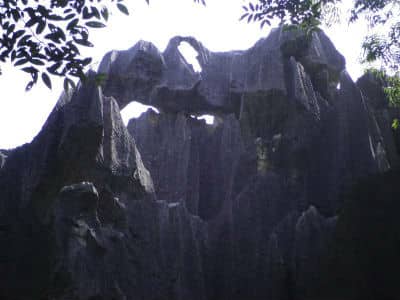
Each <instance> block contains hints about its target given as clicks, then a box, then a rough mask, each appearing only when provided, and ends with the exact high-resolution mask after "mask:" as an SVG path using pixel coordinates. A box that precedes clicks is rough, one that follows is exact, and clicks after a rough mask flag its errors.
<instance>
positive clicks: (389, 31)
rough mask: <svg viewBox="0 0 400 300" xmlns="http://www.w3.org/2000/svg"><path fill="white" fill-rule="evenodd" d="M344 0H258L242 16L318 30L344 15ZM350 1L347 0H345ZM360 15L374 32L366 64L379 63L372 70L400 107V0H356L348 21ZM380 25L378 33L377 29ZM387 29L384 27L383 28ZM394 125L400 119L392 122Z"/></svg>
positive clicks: (367, 41)
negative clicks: (341, 13)
mask: <svg viewBox="0 0 400 300" xmlns="http://www.w3.org/2000/svg"><path fill="white" fill-rule="evenodd" d="M343 2H344V1H342V0H304V1H301V0H257V1H252V0H250V2H249V3H248V4H247V5H245V6H243V10H244V13H243V15H242V17H241V19H242V20H243V19H244V20H247V22H252V21H253V22H259V23H260V25H261V27H263V26H265V25H270V24H271V21H272V20H274V19H278V20H279V21H280V22H281V24H293V25H297V26H299V27H300V28H302V29H305V30H307V31H308V32H310V31H314V30H318V26H319V25H321V23H322V22H324V23H325V24H326V25H332V24H333V23H335V22H339V21H340V20H341V19H342V18H341V16H340V15H339V14H340V12H339V11H340V10H339V9H338V7H339V5H340V4H341V3H343ZM346 2H347V0H346ZM360 17H364V18H365V19H366V21H367V24H368V26H369V28H370V29H371V30H370V32H372V33H371V34H369V35H367V36H366V37H365V38H364V42H363V44H362V48H363V58H362V62H363V63H373V62H377V61H378V62H380V63H381V69H380V70H378V69H371V68H369V69H368V70H367V71H368V72H372V73H373V74H374V75H375V76H376V77H377V78H379V79H381V80H382V81H383V82H384V92H385V94H386V96H387V98H388V100H389V103H390V105H392V106H396V107H400V72H399V71H400V69H399V64H400V0H353V1H352V8H351V11H350V14H349V16H348V20H347V21H348V22H355V21H357V20H358V19H359V18H360ZM376 28H380V29H381V30H380V32H383V31H384V32H385V33H376V32H374V29H376ZM382 29H384V30H382ZM392 126H393V128H394V129H397V128H399V127H400V121H399V120H398V119H395V120H394V121H393V125H392Z"/></svg>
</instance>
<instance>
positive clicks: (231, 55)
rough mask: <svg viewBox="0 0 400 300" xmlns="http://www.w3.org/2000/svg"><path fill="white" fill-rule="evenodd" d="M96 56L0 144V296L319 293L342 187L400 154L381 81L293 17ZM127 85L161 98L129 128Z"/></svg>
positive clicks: (235, 299) (144, 96) (274, 298)
mask: <svg viewBox="0 0 400 300" xmlns="http://www.w3.org/2000/svg"><path fill="white" fill-rule="evenodd" d="M181 42H188V43H189V44H190V45H191V46H192V47H193V48H194V49H195V50H196V51H197V52H198V60H199V63H200V65H201V67H202V71H201V72H199V73H198V72H195V71H194V70H193V68H192V66H191V65H190V64H189V63H188V62H186V61H185V59H184V58H183V56H182V55H181V54H180V52H179V50H178V46H179V44H180V43H181ZM98 72H99V73H105V74H106V77H107V79H106V81H105V82H104V84H102V86H97V85H96V84H95V80H94V76H95V74H93V73H90V74H88V78H89V79H88V80H87V81H86V82H85V83H84V84H81V85H79V86H78V88H77V89H76V90H74V91H70V92H69V93H67V94H63V95H62V96H61V98H60V99H59V101H58V102H57V104H56V106H55V108H54V110H53V112H52V113H51V114H50V116H49V118H48V120H47V122H46V124H45V125H44V126H43V129H42V131H41V132H40V133H39V135H38V136H37V137H36V138H35V139H34V140H33V141H32V142H31V143H30V144H26V145H23V146H21V147H18V148H16V149H13V150H7V151H4V150H1V151H0V299H17V300H23V299H28V298H29V299H49V300H50V299H57V300H67V299H79V300H100V299H118V300H122V299H126V300H136V299H137V300H139V299H142V300H149V299H150V300H151V299H169V300H171V299H172V300H180V299H191V300H192V299H194V300H197V299H198V300H217V299H218V300H225V299H226V300H228V299H229V300H242V299H249V300H251V299H254V300H258V299H270V300H289V299H296V300H302V299H304V300H306V299H327V298H326V297H327V296H329V294H327V291H330V289H329V287H332V286H334V285H335V283H332V282H329V278H334V275H333V274H331V273H330V268H329V266H331V265H332V264H334V263H335V262H341V261H342V260H341V258H340V257H338V256H337V255H336V254H335V253H336V252H335V253H334V254H332V251H331V250H332V249H337V248H334V247H333V246H332V245H336V244H337V245H340V243H339V242H340V241H339V242H338V240H337V238H336V235H335V232H336V230H337V226H336V224H344V223H343V222H347V220H348V218H347V219H346V218H345V219H341V215H340V214H339V216H338V213H339V212H340V211H341V209H342V208H343V207H346V206H343V201H344V199H346V197H345V196H346V195H347V194H348V191H349V190H350V189H352V186H353V184H355V183H357V182H359V181H360V180H361V179H363V178H365V177H368V176H370V175H375V176H380V175H379V174H381V173H382V172H384V171H387V170H388V169H392V168H395V167H396V166H397V165H398V160H399V157H398V155H399V150H398V149H399V148H398V145H399V144H398V142H396V141H398V140H396V136H394V135H393V133H392V132H391V131H390V121H391V120H390V118H391V117H393V116H395V114H396V112H392V113H391V115H390V116H388V115H387V110H388V108H387V106H385V105H386V104H382V103H381V102H382V101H383V100H381V97H382V95H378V94H377V91H378V90H379V86H375V87H374V86H373V85H371V84H370V83H369V82H368V81H365V78H364V79H363V80H364V81H363V80H360V81H359V82H358V83H357V84H355V83H354V82H353V81H352V80H351V78H350V77H349V75H348V74H347V73H346V71H345V62H344V58H343V57H342V56H341V55H340V54H339V53H338V52H337V51H336V49H335V48H334V46H333V44H332V43H331V42H330V40H329V39H328V37H327V36H326V35H325V34H324V33H323V32H315V33H313V34H312V35H305V34H304V33H303V32H301V31H299V30H297V29H293V28H289V29H288V28H278V29H275V30H274V31H272V32H271V34H270V35H269V36H268V37H267V38H265V39H262V40H260V41H259V42H257V43H256V44H255V45H254V46H253V47H252V48H250V49H248V50H246V51H231V52H218V53H216V52H212V51H209V50H208V49H207V48H205V46H203V45H202V44H201V43H200V42H198V41H197V40H195V39H194V38H191V37H175V38H173V39H171V41H170V43H169V45H168V46H167V48H166V49H165V51H164V52H160V51H159V50H158V49H157V48H156V47H155V46H154V45H152V44H151V43H149V42H144V41H141V42H139V43H137V44H136V45H135V46H134V47H132V48H131V49H129V50H126V51H113V52H111V53H108V54H107V55H106V56H105V57H104V59H103V61H102V62H101V64H100V67H99V71H98ZM338 84H339V85H340V88H339V89H338V88H337V86H338ZM133 100H136V101H140V102H142V103H144V104H150V105H153V106H155V107H157V108H158V109H159V110H160V112H161V113H160V114H157V113H155V112H154V111H152V110H149V111H147V112H146V113H144V114H142V116H140V117H139V118H137V119H132V120H130V122H129V124H128V126H127V127H125V126H124V124H123V122H122V119H121V116H120V109H122V108H123V107H125V106H126V105H127V104H128V103H129V102H130V101H133ZM204 113H209V114H212V115H214V116H215V122H214V124H206V123H205V122H204V121H202V120H198V119H197V118H196V117H197V116H199V115H201V114H204ZM344 216H347V215H346V214H344ZM343 220H344V221H343ZM341 226H342V225H341ZM346 238H347V237H346ZM346 245H347V244H346ZM346 247H347V246H346ZM335 274H336V275H337V274H339V275H340V272H339V273H335ZM328 275H329V276H328ZM339 275H337V276H339ZM353 296H354V294H341V298H340V299H349V300H350V299H354V300H356V299H357V298H354V297H353ZM323 297H325V298H323ZM346 297H347V298H346ZM352 297H353V298H352ZM338 299H339V298H338Z"/></svg>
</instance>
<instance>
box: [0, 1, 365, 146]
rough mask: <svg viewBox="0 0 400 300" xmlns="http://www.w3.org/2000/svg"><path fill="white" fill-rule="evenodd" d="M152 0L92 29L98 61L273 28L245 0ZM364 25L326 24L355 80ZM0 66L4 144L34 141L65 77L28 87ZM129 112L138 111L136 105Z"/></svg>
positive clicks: (216, 45) (225, 41)
mask: <svg viewBox="0 0 400 300" xmlns="http://www.w3.org/2000/svg"><path fill="white" fill-rule="evenodd" d="M150 2H151V4H150V6H148V5H147V4H146V3H145V1H144V0H135V1H132V0H126V1H125V3H126V4H127V6H128V7H129V10H130V15H129V16H124V15H122V14H120V13H117V12H115V13H114V15H113V16H112V17H111V18H110V20H109V23H108V26H107V27H106V28H103V29H98V30H92V32H91V41H92V42H93V43H94V45H95V47H94V48H90V49H87V50H85V51H84V53H85V54H87V55H90V56H92V57H94V61H95V62H98V61H99V60H100V59H101V57H102V56H103V55H104V54H105V53H106V52H107V51H110V50H112V49H126V48H129V47H131V46H132V45H134V44H135V43H136V42H137V41H138V40H141V39H143V40H147V41H151V42H153V43H154V44H155V45H156V46H157V47H158V48H159V49H160V50H161V51H162V50H164V48H165V47H166V45H167V43H168V41H169V39H170V38H171V37H173V36H175V35H190V36H194V37H196V38H197V39H198V40H199V41H201V42H202V43H203V44H204V45H205V46H206V47H207V48H208V49H210V50H213V51H227V50H239V49H247V48H249V47H251V46H252V45H253V44H254V43H255V42H256V41H257V40H258V39H259V38H261V37H264V36H266V35H267V34H268V32H269V28H264V29H263V30H261V29H260V28H259V25H258V24H254V23H251V24H247V23H246V22H239V17H240V15H241V14H242V8H241V6H242V4H243V2H244V1H242V0H207V6H206V7H204V6H202V5H199V4H195V3H193V1H192V0H151V1H150ZM345 2H349V3H350V1H345ZM364 26H365V25H364V24H355V25H354V24H353V25H351V26H350V27H349V26H347V23H346V22H344V23H343V24H342V25H338V26H335V27H334V28H330V29H328V30H326V32H327V34H328V35H329V37H330V38H331V39H332V41H333V42H334V43H335V45H336V47H337V49H338V50H339V51H340V52H341V53H342V54H343V55H344V56H345V57H346V61H347V69H348V71H349V73H350V74H351V76H352V77H353V79H354V80H355V79H357V78H358V77H359V76H360V75H361V73H362V69H363V68H362V67H361V66H360V65H359V56H360V47H361V41H362V37H363V36H364V34H365V32H366V29H365V28H364ZM1 67H2V71H3V75H1V76H0V95H1V96H0V149H8V148H14V147H16V146H18V145H21V144H23V143H27V142H30V141H31V140H32V138H33V137H34V136H35V135H36V134H37V133H38V132H39V131H40V129H41V127H42V125H43V124H44V122H45V120H46V118H47V116H48V115H49V113H50V111H51V110H52V108H53V106H54V104H55V103H56V101H57V99H58V97H59V95H60V93H61V90H62V81H54V80H53V90H51V91H50V90H48V89H47V88H46V87H44V85H43V84H42V83H40V84H38V85H37V86H35V87H34V88H33V89H32V91H30V92H25V86H26V84H27V82H28V79H29V78H28V76H27V75H25V74H24V73H23V72H21V71H17V70H15V69H13V68H12V67H11V66H8V65H2V66H1ZM134 110H135V109H134ZM129 113H130V114H132V115H133V114H135V111H132V110H131V111H130V112H129ZM126 114H127V113H126ZM126 114H125V117H126ZM136 114H137V111H136Z"/></svg>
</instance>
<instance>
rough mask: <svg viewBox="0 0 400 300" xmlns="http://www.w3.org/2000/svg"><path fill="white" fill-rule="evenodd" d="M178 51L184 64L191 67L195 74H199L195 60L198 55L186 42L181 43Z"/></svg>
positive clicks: (197, 63) (198, 65)
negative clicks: (184, 61)
mask: <svg viewBox="0 0 400 300" xmlns="http://www.w3.org/2000/svg"><path fill="white" fill-rule="evenodd" d="M178 50H179V52H180V53H181V54H182V56H183V58H184V59H185V60H186V62H187V63H188V64H190V65H191V66H192V67H193V70H194V71H195V72H197V73H200V72H201V71H202V68H201V66H200V63H199V60H198V58H197V56H198V55H199V53H198V52H197V51H196V50H195V49H194V48H193V47H192V46H191V45H190V44H189V43H188V42H185V41H183V42H181V43H180V44H179V46H178Z"/></svg>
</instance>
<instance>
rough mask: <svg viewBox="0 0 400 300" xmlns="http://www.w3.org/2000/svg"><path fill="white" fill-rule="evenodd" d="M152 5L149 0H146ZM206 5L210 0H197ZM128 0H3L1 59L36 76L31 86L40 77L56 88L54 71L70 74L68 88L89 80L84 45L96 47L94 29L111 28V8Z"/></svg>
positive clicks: (66, 79)
mask: <svg viewBox="0 0 400 300" xmlns="http://www.w3.org/2000/svg"><path fill="white" fill-rule="evenodd" d="M145 1H146V2H147V3H148V4H149V0H145ZM194 1H195V2H198V3H202V4H205V1H204V0H194ZM123 2H124V1H123V0H97V1H94V0H46V1H38V0H3V1H0V29H1V31H2V32H1V33H2V34H1V35H0V62H6V61H11V62H12V63H13V64H14V66H15V67H20V68H21V70H22V71H24V72H27V73H29V74H30V76H31V80H30V81H29V82H28V84H27V86H26V90H30V89H31V88H32V87H33V85H34V84H35V83H37V81H38V79H39V78H41V79H42V81H43V82H44V84H45V85H46V86H47V87H49V88H51V79H50V78H51V76H61V77H64V88H65V89H68V88H69V87H70V86H72V87H73V86H74V80H73V79H74V77H75V78H79V79H81V80H83V79H85V73H84V72H85V69H86V68H87V67H88V66H89V65H90V63H91V61H92V59H91V58H90V57H83V56H82V55H81V53H80V51H79V48H80V47H82V46H83V47H92V46H93V44H92V43H91V42H90V39H89V29H90V28H102V27H105V26H106V25H105V24H106V23H107V21H108V18H109V9H108V8H109V7H111V6H112V5H115V6H116V7H117V8H118V10H119V11H120V12H122V13H123V14H126V15H128V14H129V11H128V9H127V7H126V6H125V5H124V4H123Z"/></svg>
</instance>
